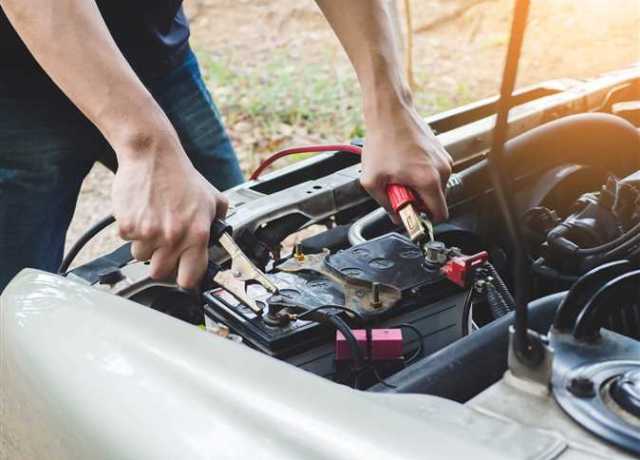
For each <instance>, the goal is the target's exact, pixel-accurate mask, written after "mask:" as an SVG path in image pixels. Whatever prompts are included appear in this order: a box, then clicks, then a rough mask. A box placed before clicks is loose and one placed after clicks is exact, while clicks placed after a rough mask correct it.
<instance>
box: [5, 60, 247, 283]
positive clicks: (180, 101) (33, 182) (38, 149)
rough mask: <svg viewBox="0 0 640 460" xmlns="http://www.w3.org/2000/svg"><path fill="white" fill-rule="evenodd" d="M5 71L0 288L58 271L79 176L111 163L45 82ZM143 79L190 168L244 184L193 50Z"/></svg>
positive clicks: (97, 137) (102, 144) (95, 136)
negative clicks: (23, 274)
mask: <svg viewBox="0 0 640 460" xmlns="http://www.w3.org/2000/svg"><path fill="white" fill-rule="evenodd" d="M10 72H12V70H10V71H9V73H8V72H7V71H6V70H5V69H2V73H3V75H0V292H1V291H2V289H3V288H4V287H5V285H6V284H7V283H8V282H9V281H10V280H11V278H13V276H14V275H16V274H17V273H18V272H19V271H20V270H21V269H22V268H25V267H34V268H39V269H42V270H48V271H55V270H56V269H57V267H58V265H59V264H60V261H61V259H62V255H63V251H64V242H65V235H66V232H67V228H68V227H69V223H70V222H71V218H72V216H73V212H74V210H75V205H76V200H77V198H78V192H79V190H80V185H81V183H82V181H83V179H84V178H85V176H86V175H87V173H88V172H89V170H90V169H91V167H92V166H93V164H94V163H95V162H96V161H97V160H100V161H103V162H104V163H105V164H108V165H111V166H113V167H115V165H116V163H115V154H114V152H113V150H112V149H111V147H110V146H109V145H108V144H107V143H106V141H105V140H104V138H103V137H102V135H101V134H100V133H99V132H98V130H97V129H96V128H95V127H94V126H93V125H92V124H91V123H90V122H89V121H88V120H87V119H86V118H85V117H84V116H83V115H82V114H81V113H80V112H79V110H78V109H77V108H76V107H75V106H73V104H72V103H71V102H70V101H69V100H68V99H67V98H66V97H65V96H64V95H63V94H62V93H61V92H60V91H59V90H58V89H57V88H55V86H54V85H53V84H52V83H51V82H50V81H48V79H46V78H45V77H44V76H42V75H26V76H25V75H20V73H19V71H15V72H14V74H10ZM143 81H144V83H145V85H146V86H147V88H148V89H149V90H150V92H151V93H152V94H153V96H154V97H155V99H156V100H157V101H158V103H159V104H160V106H161V107H162V108H163V110H164V111H165V113H166V114H167V116H168V117H169V119H170V120H171V122H172V123H173V126H174V127H175V129H176V131H177V132H178V135H179V136H180V140H181V141H182V145H183V146H184V148H185V151H186V152H187V154H188V155H189V158H190V159H191V161H192V163H193V164H194V165H195V167H196V168H197V169H198V170H199V171H200V172H201V173H202V174H203V175H204V176H205V177H206V178H207V179H208V180H209V181H210V182H211V183H212V184H214V185H215V186H216V187H218V188H219V189H227V188H229V187H232V186H234V185H237V184H239V183H240V182H242V181H243V177H242V173H241V171H240V167H239V165H238V160H237V158H236V156H235V154H234V151H233V148H232V146H231V143H230V141H229V137H228V136H227V134H226V132H225V130H224V126H223V124H222V120H221V118H220V113H219V112H218V109H217V108H216V106H215V104H214V102H213V100H212V98H211V95H210V94H209V92H208V91H207V89H206V87H205V85H204V82H203V80H202V77H201V75H200V71H199V67H198V63H197V61H196V58H195V56H194V55H193V53H191V52H189V53H188V54H187V56H186V57H185V60H184V62H183V63H182V64H181V65H180V66H179V67H178V68H176V69H174V70H173V71H171V72H170V73H168V74H167V75H165V76H162V77H160V78H155V79H148V80H144V79H143ZM108 212H109V209H105V210H104V214H105V215H106V214H108Z"/></svg>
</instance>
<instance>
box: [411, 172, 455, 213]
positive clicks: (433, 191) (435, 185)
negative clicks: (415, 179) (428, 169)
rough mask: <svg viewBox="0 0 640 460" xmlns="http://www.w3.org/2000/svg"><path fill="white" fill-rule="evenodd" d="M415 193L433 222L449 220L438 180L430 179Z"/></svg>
mask: <svg viewBox="0 0 640 460" xmlns="http://www.w3.org/2000/svg"><path fill="white" fill-rule="evenodd" d="M416 193H417V194H418V196H419V198H420V200H422V202H423V203H424V205H425V207H426V210H427V211H428V213H429V214H430V215H431V219H432V220H433V221H434V222H436V223H437V222H442V221H444V220H447V219H448V218H449V211H448V209H447V201H446V199H445V196H444V192H443V189H442V187H441V186H440V178H436V177H434V178H432V179H430V181H429V182H427V183H426V184H423V186H422V187H420V188H419V189H417V190H416Z"/></svg>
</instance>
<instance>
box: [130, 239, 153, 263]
mask: <svg viewBox="0 0 640 460" xmlns="http://www.w3.org/2000/svg"><path fill="white" fill-rule="evenodd" d="M156 249H157V247H156V245H155V244H153V242H150V241H141V240H136V241H134V242H133V243H131V255H132V256H133V258H134V259H136V260H139V261H141V262H144V261H145V260H149V259H151V256H152V255H153V252H154V251H155V250H156Z"/></svg>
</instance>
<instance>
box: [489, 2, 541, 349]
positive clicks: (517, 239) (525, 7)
mask: <svg viewBox="0 0 640 460" xmlns="http://www.w3.org/2000/svg"><path fill="white" fill-rule="evenodd" d="M528 13H529V0H516V1H515V5H514V11H513V22H512V25H511V37H510V40H509V47H508V50H507V56H506V59H505V64H504V71H503V74H502V84H501V88H500V98H499V100H498V102H497V116H496V125H495V128H494V130H493V144H492V148H491V151H490V152H489V156H488V160H489V166H490V167H489V174H490V176H491V179H492V182H493V185H494V187H495V191H496V197H497V199H498V204H499V205H500V209H501V210H502V214H503V216H504V219H505V222H506V224H507V229H508V231H509V234H510V237H511V241H512V243H513V249H514V254H515V262H514V265H515V266H514V280H515V294H516V296H515V297H516V315H515V316H516V317H515V344H514V345H515V350H516V353H517V354H518V355H520V356H521V357H524V358H525V360H524V361H526V357H527V355H528V354H529V351H530V349H531V345H530V343H529V335H528V326H527V305H528V300H529V288H530V287H529V269H528V266H527V252H526V248H525V246H524V244H523V236H522V229H521V227H520V222H519V219H518V217H517V213H516V211H515V206H514V203H513V199H512V198H513V193H512V183H511V181H509V180H508V179H507V178H508V177H510V176H509V175H508V174H507V173H506V171H507V170H508V166H507V165H506V162H507V160H506V159H505V158H504V156H505V155H504V146H505V143H506V141H507V139H508V129H509V123H508V122H509V111H510V109H511V106H512V95H513V91H514V88H515V83H516V77H517V74H518V64H519V61H520V55H521V51H522V42H523V40H524V34H525V30H526V27H527V16H528Z"/></svg>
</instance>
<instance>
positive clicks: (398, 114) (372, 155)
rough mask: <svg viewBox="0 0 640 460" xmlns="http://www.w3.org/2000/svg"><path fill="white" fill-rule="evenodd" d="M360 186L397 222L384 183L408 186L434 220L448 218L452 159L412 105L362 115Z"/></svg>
mask: <svg viewBox="0 0 640 460" xmlns="http://www.w3.org/2000/svg"><path fill="white" fill-rule="evenodd" d="M365 117H366V119H367V137H366V139H365V148H364V154H363V157H362V177H361V179H360V182H361V183H362V186H363V187H364V188H365V189H366V190H367V191H368V192H369V193H370V194H371V196H373V197H374V198H375V199H376V201H378V202H379V203H380V204H381V205H382V206H384V208H385V209H386V210H387V212H388V213H389V215H390V216H391V218H392V220H393V221H394V222H395V223H399V219H398V216H397V214H396V213H395V212H394V211H393V209H392V208H391V204H390V203H389V199H388V198H387V193H386V189H387V185H388V184H401V185H405V186H407V187H409V188H410V189H412V190H413V191H414V192H415V193H416V196H417V197H418V199H420V200H421V201H422V204H423V205H424V207H425V209H426V210H427V211H428V212H429V214H430V217H431V218H432V219H433V220H434V221H435V222H440V221H443V220H446V219H447V218H448V211H447V202H446V200H445V196H444V192H443V190H444V189H445V186H446V183H447V181H448V180H449V176H450V175H451V164H452V160H451V157H450V156H449V154H448V153H447V152H446V151H445V149H444V147H442V145H441V144H440V142H439V141H438V139H436V137H435V135H434V134H433V133H432V132H431V129H429V127H428V126H427V125H426V123H425V122H424V121H423V120H422V118H421V117H420V116H419V115H418V114H417V113H416V111H415V110H413V109H412V108H407V107H401V108H398V109H394V110H390V111H389V110H384V111H380V112H376V113H373V114H366V115H365Z"/></svg>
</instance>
